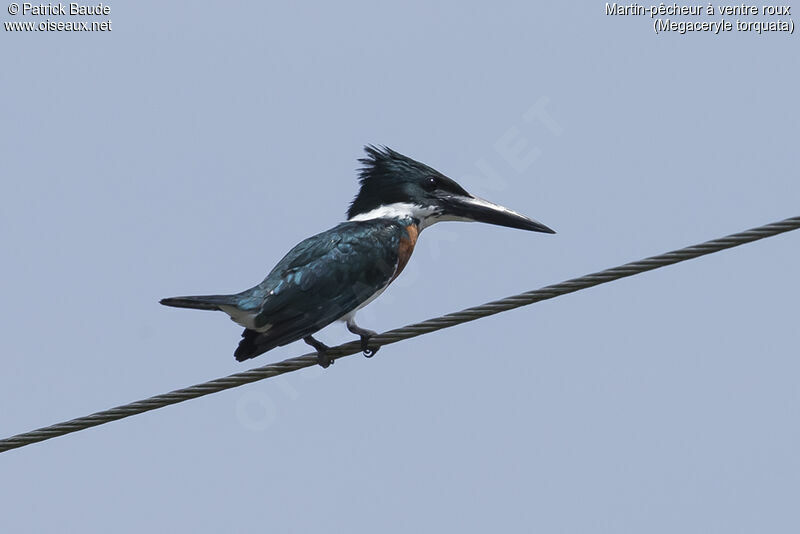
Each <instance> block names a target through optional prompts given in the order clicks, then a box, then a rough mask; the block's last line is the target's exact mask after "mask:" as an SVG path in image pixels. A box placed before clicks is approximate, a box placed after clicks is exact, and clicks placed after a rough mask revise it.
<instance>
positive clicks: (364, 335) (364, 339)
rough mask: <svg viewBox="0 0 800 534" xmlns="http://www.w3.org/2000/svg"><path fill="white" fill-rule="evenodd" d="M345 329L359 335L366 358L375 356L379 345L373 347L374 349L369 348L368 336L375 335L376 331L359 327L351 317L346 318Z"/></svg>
mask: <svg viewBox="0 0 800 534" xmlns="http://www.w3.org/2000/svg"><path fill="white" fill-rule="evenodd" d="M347 329H348V330H350V331H351V332H352V333H354V334H355V335H357V336H361V350H362V352H363V353H364V356H366V357H367V358H372V357H373V356H375V353H376V352H378V349H380V347H375V348H374V349H371V348H369V338H371V337H372V336H377V335H378V333H377V332H376V331H374V330H367V329H366V328H361V327H360V326H358V325H357V324H356V320H355V319H354V318H352V317H351V318H350V319H348V320H347Z"/></svg>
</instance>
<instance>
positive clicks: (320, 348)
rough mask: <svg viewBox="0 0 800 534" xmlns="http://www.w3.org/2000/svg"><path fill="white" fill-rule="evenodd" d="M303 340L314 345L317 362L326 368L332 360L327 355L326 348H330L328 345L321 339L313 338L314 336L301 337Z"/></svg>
mask: <svg viewBox="0 0 800 534" xmlns="http://www.w3.org/2000/svg"><path fill="white" fill-rule="evenodd" d="M303 341H305V342H306V343H308V344H309V345H311V346H312V347H314V350H316V351H317V363H318V364H320V365H321V366H322V368H323V369H327V368H328V367H329V366H330V364H332V363H333V362H334V360H332V359H331V357H330V356H329V355H328V349H330V347H329V346H328V345H326V344H325V343H323V342H322V341H319V340H317V339H314V336H306V337H304V338H303Z"/></svg>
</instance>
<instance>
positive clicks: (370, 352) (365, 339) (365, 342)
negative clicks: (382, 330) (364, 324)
mask: <svg viewBox="0 0 800 534" xmlns="http://www.w3.org/2000/svg"><path fill="white" fill-rule="evenodd" d="M371 337H372V336H361V352H363V353H364V357H366V358H372V357H373V356H375V353H377V352H378V349H380V347H375V348H372V349H371V348H370V347H369V338H371Z"/></svg>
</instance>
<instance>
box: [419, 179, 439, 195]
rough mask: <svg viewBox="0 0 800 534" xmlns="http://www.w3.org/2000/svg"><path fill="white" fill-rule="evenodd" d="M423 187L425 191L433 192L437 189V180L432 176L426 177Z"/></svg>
mask: <svg viewBox="0 0 800 534" xmlns="http://www.w3.org/2000/svg"><path fill="white" fill-rule="evenodd" d="M423 186H424V187H425V189H426V190H428V191H433V190H434V189H436V188H437V187H439V180H438V179H437V178H436V177H435V176H433V175H431V176H428V177H427V178H425V182H424V183H423Z"/></svg>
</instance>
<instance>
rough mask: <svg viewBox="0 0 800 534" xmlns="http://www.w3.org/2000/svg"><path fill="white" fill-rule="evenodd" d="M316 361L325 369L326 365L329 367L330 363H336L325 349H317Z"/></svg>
mask: <svg viewBox="0 0 800 534" xmlns="http://www.w3.org/2000/svg"><path fill="white" fill-rule="evenodd" d="M317 363H318V364H319V366H320V367H322V368H323V369H327V368H328V367H330V366H331V365H333V364H334V363H336V360H334V359H333V358H331V357H330V356H328V353H327V352H326V351H324V350H323V351H319V350H318V351H317Z"/></svg>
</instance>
